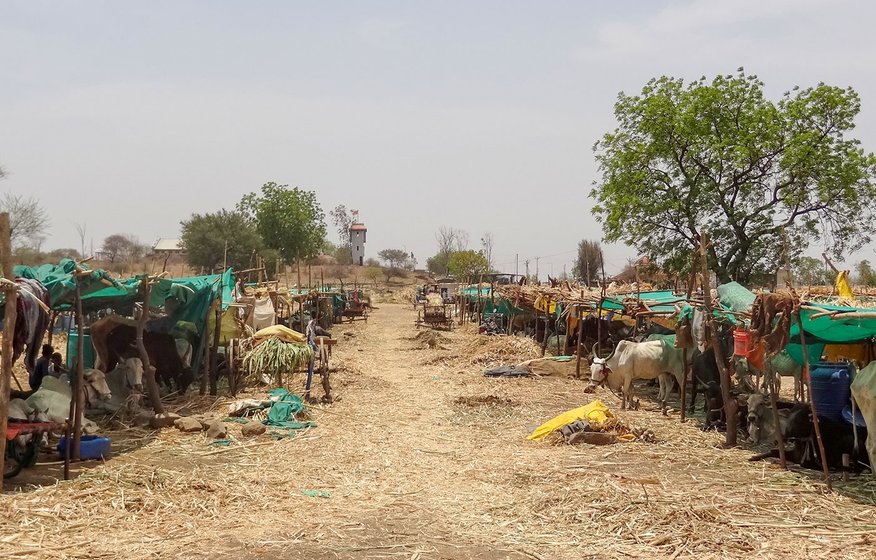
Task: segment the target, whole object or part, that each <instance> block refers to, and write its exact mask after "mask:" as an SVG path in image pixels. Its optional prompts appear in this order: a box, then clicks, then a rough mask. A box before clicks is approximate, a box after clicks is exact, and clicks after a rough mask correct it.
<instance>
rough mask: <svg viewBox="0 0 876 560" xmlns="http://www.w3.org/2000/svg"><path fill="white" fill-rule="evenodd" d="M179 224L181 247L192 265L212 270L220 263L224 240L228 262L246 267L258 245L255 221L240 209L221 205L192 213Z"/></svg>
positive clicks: (242, 268)
mask: <svg viewBox="0 0 876 560" xmlns="http://www.w3.org/2000/svg"><path fill="white" fill-rule="evenodd" d="M180 225H181V226H182V238H181V244H182V248H183V250H184V251H185V257H186V261H188V263H189V264H190V265H191V266H192V267H193V268H199V269H203V270H213V269H216V268H218V267H221V266H222V262H223V259H224V258H225V247H226V246H225V243H226V242H227V243H228V266H230V267H232V268H235V269H236V270H244V269H247V268H249V265H250V260H251V258H252V255H253V253H254V252H255V251H258V250H259V249H260V248H261V239H260V238H259V234H258V232H256V229H255V225H254V224H253V223H252V222H250V221H249V220H248V219H247V217H246V216H245V215H243V214H242V213H241V212H229V211H228V210H224V209H223V210H220V211H218V212H215V213H212V214H192V217H191V218H189V219H188V220H183V221H182V222H181V223H180ZM268 268H269V269H270V267H268ZM271 270H273V269H271Z"/></svg>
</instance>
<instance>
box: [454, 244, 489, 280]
mask: <svg viewBox="0 0 876 560" xmlns="http://www.w3.org/2000/svg"><path fill="white" fill-rule="evenodd" d="M448 267H449V268H450V274H452V275H453V277H454V278H456V279H457V280H462V281H466V282H474V281H475V280H477V279H478V277H479V276H480V275H481V274H487V273H489V272H490V263H489V262H487V258H486V257H485V256H484V254H483V253H481V252H480V251H472V250H471V249H468V250H465V251H456V252H454V253H453V254H452V255H450V261H449V263H448Z"/></svg>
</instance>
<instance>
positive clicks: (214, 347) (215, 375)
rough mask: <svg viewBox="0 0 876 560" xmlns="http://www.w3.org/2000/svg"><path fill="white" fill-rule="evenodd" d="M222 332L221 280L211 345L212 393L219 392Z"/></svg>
mask: <svg viewBox="0 0 876 560" xmlns="http://www.w3.org/2000/svg"><path fill="white" fill-rule="evenodd" d="M221 334H222V283H221V282H220V284H219V297H217V298H216V325H215V328H214V329H213V343H212V344H211V345H210V356H211V360H210V361H211V363H212V365H213V367H212V368H211V369H210V394H211V395H215V394H216V393H217V392H218V388H217V384H218V381H219V341H220V340H221ZM226 358H227V354H226ZM226 361H227V360H226ZM226 365H227V364H226ZM229 371H230V370H229ZM229 375H230V374H229Z"/></svg>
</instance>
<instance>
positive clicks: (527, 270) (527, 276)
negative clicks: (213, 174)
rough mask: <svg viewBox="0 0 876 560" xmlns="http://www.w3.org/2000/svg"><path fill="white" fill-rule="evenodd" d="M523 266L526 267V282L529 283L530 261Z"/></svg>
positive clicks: (524, 262)
mask: <svg viewBox="0 0 876 560" xmlns="http://www.w3.org/2000/svg"><path fill="white" fill-rule="evenodd" d="M523 265H524V266H525V267H526V282H527V283H528V282H529V259H526V260H525V261H523Z"/></svg>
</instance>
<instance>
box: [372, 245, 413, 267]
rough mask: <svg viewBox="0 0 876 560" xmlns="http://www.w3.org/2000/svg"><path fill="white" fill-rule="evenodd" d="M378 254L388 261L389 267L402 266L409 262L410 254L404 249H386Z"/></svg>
mask: <svg viewBox="0 0 876 560" xmlns="http://www.w3.org/2000/svg"><path fill="white" fill-rule="evenodd" d="M377 256H378V257H380V258H381V259H382V260H383V261H385V262H386V264H387V266H389V268H402V267H404V266H405V264H407V262H408V259H409V258H410V255H409V254H408V252H407V251H405V250H404V249H384V250H382V251H378V253H377Z"/></svg>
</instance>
